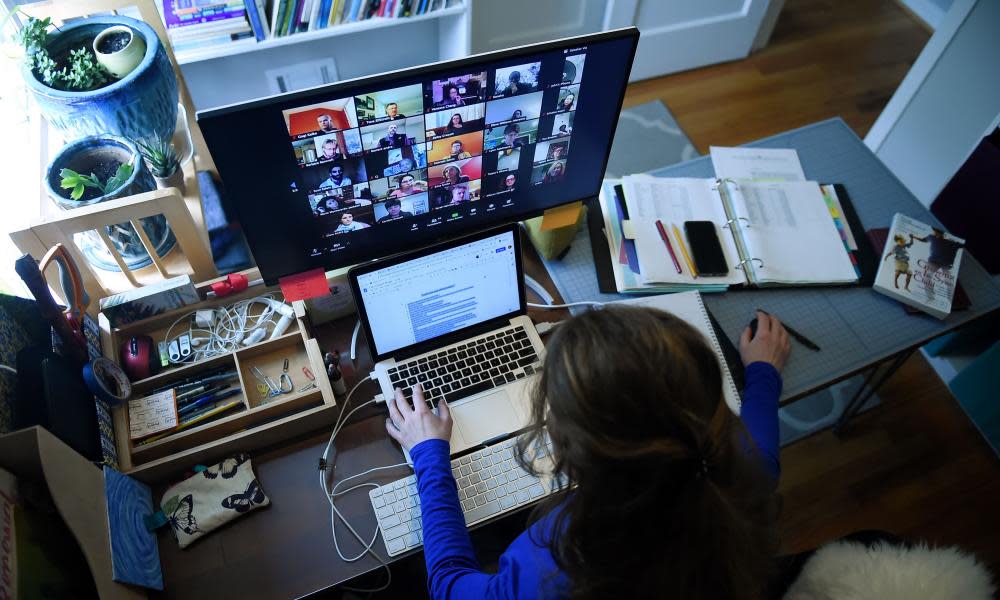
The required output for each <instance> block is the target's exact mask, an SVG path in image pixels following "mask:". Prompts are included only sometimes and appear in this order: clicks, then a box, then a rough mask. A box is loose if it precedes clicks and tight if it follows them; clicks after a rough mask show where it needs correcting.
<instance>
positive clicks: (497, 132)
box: [484, 119, 538, 150]
mask: <svg viewBox="0 0 1000 600" xmlns="http://www.w3.org/2000/svg"><path fill="white" fill-rule="evenodd" d="M537 136H538V119H534V120H532V121H522V122H521V123H508V124H506V125H496V126H494V127H488V128H487V129H486V136H485V142H484V146H485V149H486V150H496V149H498V148H521V149H525V148H526V146H528V145H530V144H534V143H535V139H536V138H537Z"/></svg>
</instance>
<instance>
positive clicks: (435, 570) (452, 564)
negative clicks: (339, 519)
mask: <svg viewBox="0 0 1000 600" xmlns="http://www.w3.org/2000/svg"><path fill="white" fill-rule="evenodd" d="M780 395H781V375H779V374H778V371H777V370H776V369H775V368H774V367H773V366H771V365H770V364H769V363H764V362H755V363H753V364H751V365H749V366H748V367H747V368H746V387H745V388H744V391H743V406H742V408H741V409H740V418H741V419H742V420H743V423H744V425H745V426H746V428H747V431H749V433H750V436H751V437H752V438H753V441H754V448H753V449H752V451H753V452H754V453H756V454H757V455H758V456H759V458H760V460H761V462H762V464H763V466H764V468H765V469H766V470H767V471H768V472H769V473H770V474H771V475H772V476H773V477H774V480H775V482H777V480H778V476H779V474H780V471H781V470H780V462H779V447H778V397H779V396H780ZM410 456H411V457H412V459H413V468H414V470H415V471H416V474H417V489H418V491H419V493H420V506H421V513H422V517H423V524H424V527H423V530H424V557H425V559H426V562H427V581H428V586H429V587H430V592H431V596H432V597H434V598H472V599H475V600H489V599H492V598H520V597H527V598H535V597H542V596H544V597H551V596H557V595H561V594H560V592H561V591H565V590H567V589H568V588H569V581H568V580H567V579H566V577H565V575H564V574H563V573H561V572H560V571H559V569H558V567H557V566H556V563H555V560H554V559H553V558H552V553H551V552H550V551H549V541H550V540H551V535H552V533H551V532H552V521H553V518H552V517H553V515H552V514H549V515H547V516H546V517H544V518H542V519H541V520H539V521H538V522H536V523H535V524H534V525H532V526H531V527H530V528H529V529H528V530H527V531H525V532H524V533H522V534H521V535H520V536H518V538H517V539H515V540H514V542H513V543H512V544H511V545H510V546H509V547H508V548H507V551H506V552H504V553H503V555H502V556H501V557H500V563H499V568H498V570H497V573H496V574H495V575H491V574H487V573H483V572H482V571H481V570H480V568H479V561H477V560H476V555H475V552H474V550H473V547H472V540H471V539H470V538H469V531H468V529H467V528H466V526H465V517H464V516H463V514H462V507H461V505H460V504H459V500H458V489H457V487H456V483H455V478H454V477H453V476H452V474H451V460H450V452H449V447H448V442H447V441H444V440H426V441H424V442H421V443H419V444H417V445H416V446H414V447H413V449H412V450H410Z"/></svg>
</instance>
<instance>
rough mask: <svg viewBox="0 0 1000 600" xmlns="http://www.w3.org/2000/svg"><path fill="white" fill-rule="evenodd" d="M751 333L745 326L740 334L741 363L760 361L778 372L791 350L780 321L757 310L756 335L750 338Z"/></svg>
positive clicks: (747, 363)
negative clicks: (768, 364)
mask: <svg viewBox="0 0 1000 600" xmlns="http://www.w3.org/2000/svg"><path fill="white" fill-rule="evenodd" d="M751 335H752V333H751V331H750V327H749V326H747V328H746V329H744V330H743V335H741V336H740V358H742V359H743V365H744V366H746V365H749V364H750V363H755V362H758V361H762V362H766V363H770V364H771V365H773V366H774V368H775V369H777V370H778V371H779V372H780V371H781V369H782V367H784V366H785V361H786V360H787V359H788V354H789V353H790V352H791V351H792V345H791V342H789V341H788V332H787V331H785V328H784V326H783V325H782V324H781V321H779V320H778V318H777V317H775V316H772V315H767V314H764V313H762V312H760V311H757V335H754V336H753V338H752V339H751V337H750V336H751Z"/></svg>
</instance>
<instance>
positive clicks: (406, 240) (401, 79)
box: [198, 28, 639, 284]
mask: <svg viewBox="0 0 1000 600" xmlns="http://www.w3.org/2000/svg"><path fill="white" fill-rule="evenodd" d="M638 38H639V32H638V30H637V29H635V28H628V29H622V30H617V31H610V32H606V33H600V34H596V35H588V36H582V37H576V38H568V39H564V40H558V41H554V42H548V43H544V44H536V45H531V46H524V47H520V48H515V49H511V50H504V51H500V52H491V53H488V54H481V55H477V56H473V57H470V58H466V59H462V60H455V61H448V62H441V63H435V64H432V65H426V66H422V67H416V68H412V69H406V70H402V71H395V72H392V73H387V74H383V75H378V76H374V77H365V78H362V79H354V80H350V81H344V82H340V83H337V84H333V85H327V86H322V87H317V88H312V89H309V90H305V91H301V92H293V93H287V94H282V95H279V96H273V97H269V98H265V99H261V100H255V101H251V102H246V103H242V104H236V105H231V106H226V107H222V108H217V109H213V110H208V111H203V112H199V113H198V122H199V124H200V125H201V128H202V131H203V132H204V134H205V139H206V141H207V142H208V146H209V149H210V150H211V153H212V157H213V158H214V159H215V164H216V166H217V167H218V169H219V174H220V175H221V177H222V180H223V184H224V186H225V189H226V192H227V194H228V196H229V197H230V199H231V203H232V205H234V206H235V208H236V211H237V212H238V217H239V220H240V223H241V224H242V226H243V229H244V231H245V233H246V236H247V240H248V242H249V244H250V248H251V251H252V252H253V255H254V258H255V259H256V261H257V266H258V267H259V268H260V272H261V275H262V276H263V277H264V279H265V281H267V282H268V283H269V284H270V283H274V282H275V281H276V280H277V279H278V278H279V277H283V276H285V275H290V274H293V273H299V272H302V271H307V270H310V269H314V268H317V267H322V268H324V269H326V270H330V269H335V268H338V267H342V266H347V265H352V264H356V263H359V262H362V261H365V260H369V259H372V258H378V257H380V256H386V255H389V254H393V253H396V252H400V251H402V250H407V249H412V248H416V247H420V246H423V245H426V244H429V243H432V242H435V241H439V240H441V239H446V238H450V237H454V236H456V235H459V234H461V233H466V232H469V231H473V230H477V229H482V228H484V227H487V226H492V225H495V224H497V223H501V222H510V221H514V220H518V219H524V218H527V217H531V216H536V215H539V214H541V213H542V212H543V211H544V210H546V209H549V208H552V207H554V206H558V205H560V204H566V203H569V202H575V201H578V200H587V199H589V198H592V197H594V196H596V195H597V194H598V192H599V190H600V185H601V179H602V177H603V176H604V169H605V167H606V165H607V160H608V153H609V152H610V150H611V141H612V138H613V137H614V132H615V126H616V124H617V122H618V113H619V111H620V110H621V105H622V99H623V97H624V94H625V86H626V84H627V83H628V76H629V71H630V69H631V66H632V59H633V57H634V55H635V48H636V43H637V42H638ZM371 50H372V52H377V51H378V49H377V48H372V49H371Z"/></svg>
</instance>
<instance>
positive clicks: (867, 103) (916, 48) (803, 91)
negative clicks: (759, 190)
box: [625, 0, 1000, 575]
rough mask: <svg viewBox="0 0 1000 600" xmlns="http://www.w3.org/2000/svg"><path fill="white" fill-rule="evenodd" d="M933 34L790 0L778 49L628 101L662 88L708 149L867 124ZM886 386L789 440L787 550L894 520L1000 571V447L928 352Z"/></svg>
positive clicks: (856, 7) (874, 12)
mask: <svg viewBox="0 0 1000 600" xmlns="http://www.w3.org/2000/svg"><path fill="white" fill-rule="evenodd" d="M929 38H930V34H929V33H928V32H927V31H926V30H925V29H924V28H923V27H922V26H921V24H919V23H918V22H917V21H915V20H914V18H913V17H912V16H911V15H909V14H908V13H907V12H906V11H904V10H903V9H902V8H900V6H899V5H897V4H896V3H895V2H893V1H891V0H879V1H874V0H849V1H835V0H788V2H787V3H786V4H785V7H784V10H783V11H782V13H781V16H780V17H779V20H778V23H777V26H776V28H775V30H774V34H773V36H772V37H771V41H770V43H769V45H768V46H767V48H765V49H763V50H762V51H759V52H757V53H755V54H754V55H752V56H750V57H749V58H747V59H745V60H740V61H735V62H732V63H727V64H723V65H714V66H711V67H706V68H702V69H697V70H694V71H689V72H685V73H680V74H675V75H670V76H666V77H661V78H658V79H654V80H649V81H643V82H639V83H636V84H634V85H631V86H630V87H629V90H628V93H627V95H626V100H625V105H626V106H633V105H635V104H640V103H643V102H649V101H651V100H655V99H659V100H662V101H663V102H664V104H666V105H667V106H668V107H669V108H670V111H671V112H672V113H673V114H674V116H675V117H676V118H677V121H678V123H679V124H680V125H681V128H682V129H683V130H684V131H685V133H687V135H688V136H689V137H690V139H691V141H692V142H693V143H694V145H695V147H696V148H697V149H698V151H699V152H701V153H707V152H708V146H709V145H712V144H714V145H723V146H730V145H737V144H741V143H744V142H748V141H751V140H754V139H757V138H761V137H765V136H769V135H773V134H775V133H780V132H782V131H785V130H788V129H792V128H795V127H800V126H803V125H807V124H809V123H812V122H815V121H818V120H822V119H827V118H830V117H835V116H840V117H842V118H843V119H844V120H845V121H846V122H847V124H848V125H850V126H851V127H852V128H853V129H854V131H855V132H856V133H857V134H858V135H859V136H861V137H864V135H865V134H866V133H867V132H868V130H869V129H870V128H871V126H872V124H873V123H874V122H875V119H876V118H877V117H878V115H879V113H880V112H881V111H882V109H883V107H884V106H885V104H886V103H887V102H888V101H889V98H890V97H891V96H892V94H893V92H894V91H895V89H896V87H897V86H898V85H899V83H900V82H901V81H902V79H903V77H904V76H905V75H906V72H907V71H908V70H909V68H910V66H911V65H912V63H913V61H914V60H916V58H917V56H918V55H919V53H920V51H921V49H922V48H923V47H924V45H925V44H926V43H927V40H928V39H929ZM880 396H881V398H882V404H881V405H880V406H878V407H877V408H875V409H873V410H871V411H869V412H867V413H865V414H863V415H861V416H860V417H858V418H857V419H856V420H855V421H854V422H853V423H852V424H851V425H850V427H849V428H848V429H847V431H845V432H844V433H843V435H842V436H841V437H839V438H838V437H837V436H835V435H834V434H833V433H832V432H831V431H824V432H821V433H819V434H816V435H813V436H811V437H809V438H806V439H804V440H801V441H798V442H796V443H794V444H792V445H791V446H789V447H787V448H785V449H784V451H783V455H782V464H783V474H782V484H781V490H780V491H781V493H782V496H783V497H784V509H783V513H782V520H781V531H782V538H783V541H784V551H785V552H798V551H802V550H807V549H810V548H813V547H816V546H817V545H819V544H822V543H823V542H825V541H828V540H831V539H835V538H837V537H840V536H842V535H844V534H847V533H850V532H851V531H855V530H858V529H884V530H888V531H892V532H894V533H896V534H898V535H900V536H902V537H904V538H906V539H910V540H926V541H928V542H931V543H934V544H948V545H958V546H960V547H962V548H965V549H966V550H969V551H971V552H974V553H975V554H976V555H977V556H978V557H979V558H980V559H981V560H983V561H985V562H986V563H987V564H989V565H991V566H992V567H993V570H994V572H995V573H997V574H998V575H1000V540H998V539H997V536H996V532H998V531H1000V511H998V510H997V507H998V506H1000V461H998V459H997V457H996V455H995V454H994V453H993V451H992V450H991V449H990V448H989V446H988V445H987V444H986V443H985V441H983V439H982V438H981V436H980V435H979V433H978V431H976V429H975V427H974V426H973V425H972V423H971V422H970V421H969V419H968V418H967V417H966V415H965V413H964V412H963V411H962V409H961V408H960V407H959V406H958V404H957V403H956V401H955V399H954V398H953V397H952V396H951V393H950V392H949V391H948V388H947V387H946V386H945V385H944V384H943V383H942V382H941V380H940V379H939V378H938V377H937V375H936V374H935V373H934V372H933V370H932V369H931V368H930V366H929V365H928V364H927V362H926V361H925V360H924V359H923V358H922V357H921V356H920V355H917V356H915V357H913V358H911V359H910V360H909V361H908V362H907V363H906V364H905V365H904V366H903V367H902V368H901V369H900V371H899V372H898V373H897V374H896V375H895V376H894V377H893V378H892V379H890V380H889V381H888V382H887V384H886V385H885V386H884V387H883V389H882V390H881V391H880Z"/></svg>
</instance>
